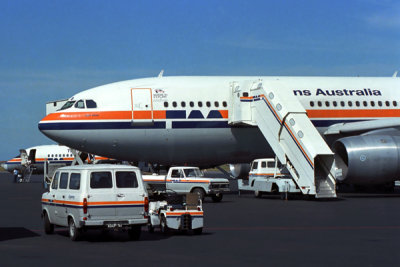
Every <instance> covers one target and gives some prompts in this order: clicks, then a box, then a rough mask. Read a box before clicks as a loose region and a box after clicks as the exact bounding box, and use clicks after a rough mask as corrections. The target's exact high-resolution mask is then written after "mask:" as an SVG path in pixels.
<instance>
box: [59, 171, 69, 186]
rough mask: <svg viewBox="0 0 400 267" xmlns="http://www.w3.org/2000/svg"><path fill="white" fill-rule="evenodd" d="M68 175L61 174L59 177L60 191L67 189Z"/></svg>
mask: <svg viewBox="0 0 400 267" xmlns="http://www.w3.org/2000/svg"><path fill="white" fill-rule="evenodd" d="M67 185H68V173H65V172H62V173H61V176H60V189H67Z"/></svg>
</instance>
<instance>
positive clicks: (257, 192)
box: [254, 190, 262, 198]
mask: <svg viewBox="0 0 400 267" xmlns="http://www.w3.org/2000/svg"><path fill="white" fill-rule="evenodd" d="M254 196H255V197H256V198H260V197H262V192H261V191H258V190H256V191H254Z"/></svg>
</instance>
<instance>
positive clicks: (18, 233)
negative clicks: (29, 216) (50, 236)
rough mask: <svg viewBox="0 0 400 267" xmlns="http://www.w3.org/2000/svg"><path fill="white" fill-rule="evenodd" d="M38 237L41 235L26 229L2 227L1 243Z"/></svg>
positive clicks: (0, 233)
mask: <svg viewBox="0 0 400 267" xmlns="http://www.w3.org/2000/svg"><path fill="white" fill-rule="evenodd" d="M37 236H40V235H39V234H37V233H35V232H32V231H30V230H28V229H26V228H24V227H0V242H1V241H6V240H13V239H20V238H28V237H37Z"/></svg>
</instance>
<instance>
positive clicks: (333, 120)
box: [39, 75, 400, 184]
mask: <svg viewBox="0 0 400 267" xmlns="http://www.w3.org/2000/svg"><path fill="white" fill-rule="evenodd" d="M248 81H257V82H259V84H262V85H259V87H260V86H262V88H261V89H262V90H265V94H264V93H263V94H259V95H253V94H254V92H253V90H255V89H254V88H255V87H254V86H253V87H252V86H251V85H249V86H246V85H245V84H246V82H248ZM253 84H254V82H253ZM257 89H260V88H257ZM270 89H271V90H272V89H273V90H274V92H275V94H279V96H280V97H281V99H283V100H284V99H285V98H287V99H289V100H290V101H291V102H290V101H289V102H290V103H292V104H293V106H296V105H297V104H298V103H300V104H301V105H300V106H302V108H304V110H305V111H306V112H307V115H308V118H309V119H310V120H311V122H312V124H313V125H314V126H315V127H316V129H317V130H318V132H319V133H320V134H321V135H322V136H323V137H324V139H325V140H326V143H327V144H328V146H330V147H332V148H333V149H334V151H335V161H336V166H337V167H338V169H340V170H341V171H342V172H343V173H342V176H341V181H345V182H348V183H354V184H383V183H387V182H390V181H393V180H396V179H397V178H398V177H399V175H400V149H399V147H400V131H399V127H400V118H399V117H400V102H399V101H400V80H399V79H398V78H397V77H390V78H361V77H337V78H333V77H162V75H160V76H159V77H156V78H145V79H136V80H129V81H122V82H117V83H112V84H108V85H104V86H99V87H96V88H93V89H89V90H86V91H83V92H80V93H78V94H76V95H74V96H73V97H71V98H70V99H69V100H68V102H67V103H66V104H65V105H64V106H63V107H62V108H61V109H60V110H59V111H57V112H55V113H52V114H49V115H47V116H46V117H44V118H43V119H42V120H41V121H40V122H39V130H40V131H41V132H42V133H43V134H45V135H46V136H48V137H49V138H51V139H53V140H55V141H56V142H58V143H61V144H64V145H67V146H69V147H72V148H75V149H77V150H80V151H85V152H88V153H93V154H96V155H102V156H107V157H111V158H116V159H121V160H128V161H146V162H151V163H159V164H164V165H183V164H188V165H196V166H201V167H207V166H218V165H221V164H225V163H231V164H237V165H236V166H237V167H243V168H242V170H243V169H244V166H246V165H247V164H248V163H249V162H250V161H252V160H254V159H256V158H268V157H273V156H274V151H273V149H271V147H273V145H272V144H269V142H267V140H266V138H265V137H264V135H263V132H262V131H261V130H260V128H259V127H258V126H257V125H255V124H254V123H253V124H251V123H245V120H243V123H240V122H239V123H234V118H233V117H234V115H235V112H237V110H238V108H237V105H243V104H245V103H246V102H255V101H258V100H263V101H264V102H265V103H266V104H267V95H269V96H270V97H271V98H270V99H272V97H273V94H272V93H268V92H269V90H270ZM263 92H264V91H263ZM271 94H272V95H271ZM287 106H291V105H287ZM268 107H269V109H270V110H271V112H274V114H275V113H276V112H275V111H276V110H280V108H282V107H279V106H278V105H277V106H276V110H274V109H271V106H268ZM272 108H274V107H272ZM284 108H285V107H284ZM286 108H290V107H286ZM235 116H236V115H235ZM275 116H276V118H277V120H278V119H279V120H282V121H283V120H284V119H285V118H279V116H277V115H276V114H275ZM285 125H286V124H285ZM305 130H306V129H305ZM301 134H303V133H302V132H301ZM299 135H300V132H299ZM301 137H302V136H300V137H299V138H301ZM292 138H293V136H292ZM299 138H298V139H299ZM294 140H295V141H296V142H297V140H296V139H294ZM296 144H297V145H299V142H297V143H296ZM299 148H301V150H302V151H303V152H302V153H303V155H304V156H305V157H307V158H308V156H307V153H308V152H307V149H306V148H304V149H303V147H301V146H299ZM304 151H305V152H304ZM245 164H246V165H245ZM310 164H311V163H310ZM239 169H240V168H239Z"/></svg>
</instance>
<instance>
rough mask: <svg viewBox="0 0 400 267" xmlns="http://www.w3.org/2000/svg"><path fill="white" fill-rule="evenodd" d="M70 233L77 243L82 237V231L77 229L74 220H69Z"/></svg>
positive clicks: (70, 236)
mask: <svg viewBox="0 0 400 267" xmlns="http://www.w3.org/2000/svg"><path fill="white" fill-rule="evenodd" d="M68 233H69V238H70V239H71V240H72V241H77V240H79V239H80V237H81V229H78V228H76V225H75V222H74V220H73V219H72V218H70V219H69V220H68Z"/></svg>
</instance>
